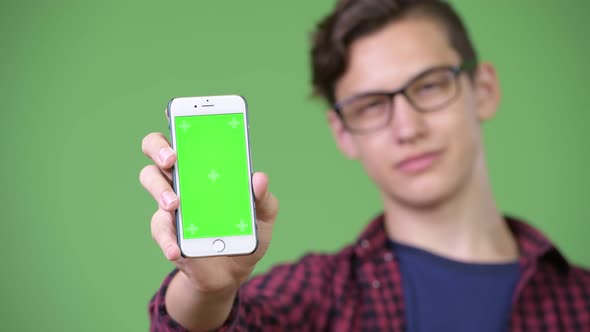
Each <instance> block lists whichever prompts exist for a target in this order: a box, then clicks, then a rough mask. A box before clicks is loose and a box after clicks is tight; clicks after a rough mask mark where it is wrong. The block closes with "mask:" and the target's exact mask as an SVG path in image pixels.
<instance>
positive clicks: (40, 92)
mask: <svg viewBox="0 0 590 332" xmlns="http://www.w3.org/2000/svg"><path fill="white" fill-rule="evenodd" d="M455 3H456V6H457V8H458V9H459V11H460V12H461V13H462V14H463V15H464V17H465V18H466V21H467V25H468V26H469V28H470V29H471V31H472V36H473V38H474V40H475V43H476V45H477V47H478V49H479V52H480V54H481V55H482V58H484V59H487V60H491V61H493V62H494V63H495V64H496V65H497V68H498V71H499V75H500V79H501V84H502V88H503V102H502V106H501V109H500V112H499V114H498V116H497V118H496V119H494V120H493V121H492V122H491V123H489V124H487V125H486V129H485V140H486V146H487V150H488V159H489V164H490V167H491V177H492V181H493V185H494V191H495V194H496V196H497V199H498V201H499V205H500V206H501V208H502V209H503V210H504V211H508V212H511V213H514V214H516V215H518V216H523V217H526V218H528V219H529V220H531V221H532V223H533V224H534V225H536V226H538V227H540V228H541V229H542V230H543V231H545V232H546V233H547V234H549V236H550V237H551V238H552V239H553V240H555V242H556V243H557V244H558V245H559V246H560V248H561V249H562V250H563V252H564V253H565V254H566V255H567V256H568V257H569V258H570V259H572V260H573V261H574V262H576V263H579V264H582V265H585V266H590V254H589V249H590V244H589V242H588V235H589V234H590V210H588V197H590V177H589V176H588V171H587V169H588V164H589V163H588V162H589V161H590V153H589V151H590V149H589V148H588V141H589V140H588V130H587V127H588V123H589V122H590V110H589V106H590V105H589V99H588V90H587V82H588V81H587V79H588V77H589V75H588V74H589V69H588V68H589V67H588V63H587V60H588V59H590V46H589V44H588V39H587V32H588V31H590V29H589V27H588V23H587V22H588V20H587V18H588V16H589V14H590V3H589V2H587V1H582V0H579V1H574V0H569V1H562V2H555V1H550V0H544V1H533V0H528V1H512V0H496V1H484V0H480V1H473V0H457V1H455ZM331 6H332V1H311V0H306V1H270V0H264V1H262V0H260V1H223V0H220V1H196V0H193V1H186V0H176V1H139V0H128V1H63V0H56V1H26V0H25V1H13V2H7V1H2V4H0V36H1V38H0V43H1V44H0V45H1V47H0V51H1V52H0V57H1V58H0V60H1V61H0V94H1V100H2V117H1V118H0V123H1V128H0V129H1V131H0V132H1V135H2V137H1V140H0V142H2V143H1V144H2V147H1V150H0V151H1V153H2V172H1V174H2V182H1V183H2V189H3V192H2V199H1V202H2V212H3V220H4V221H3V223H2V225H3V229H2V232H0V234H1V235H0V236H1V239H0V240H1V241H0V243H1V246H2V247H1V248H0V249H1V251H0V252H1V253H2V274H1V278H2V279H1V281H0V285H1V287H2V289H1V290H0V294H2V301H1V302H2V304H1V306H2V307H1V308H0V322H2V323H1V324H2V329H3V330H6V331H34V330H43V331H145V330H146V329H147V327H148V320H147V311H146V308H147V302H148V300H149V298H150V297H151V296H152V294H153V292H155V291H156V289H157V288H158V286H159V284H160V282H161V280H162V279H163V277H164V275H165V274H166V273H167V272H168V271H169V270H170V269H171V268H172V265H171V264H170V263H169V262H167V261H166V260H165V259H164V257H163V255H162V254H161V252H160V250H159V249H158V247H157V246H156V244H155V243H154V242H153V241H152V239H151V237H150V230H149V222H150V218H151V215H152V213H153V212H154V211H155V209H156V204H155V203H154V202H153V200H152V198H151V197H150V195H148V194H147V193H146V192H145V191H144V190H143V189H142V187H141V186H140V184H139V181H138V174H139V171H140V170H141V168H142V167H143V166H144V165H146V163H147V162H148V161H147V159H146V158H145V157H144V156H143V155H142V153H141V148H140V145H141V139H142V138H143V136H144V135H146V134H147V133H149V132H150V131H166V130H167V128H166V121H165V117H164V113H163V110H164V108H165V106H166V103H167V102H168V100H169V99H170V98H172V97H175V96H192V95H208V94H230V93H232V94H233V93H236V94H241V95H244V96H245V97H246V98H247V100H248V103H249V110H250V128H251V141H252V158H253V166H254V168H255V170H263V171H266V172H267V173H268V174H269V177H270V185H271V188H272V191H273V192H274V193H275V194H276V195H277V196H278V197H279V198H280V200H281V212H280V215H279V218H278V220H277V224H276V231H275V234H274V238H273V244H272V246H271V249H270V251H269V253H268V255H267V256H266V257H265V258H264V260H263V261H262V262H261V263H260V265H259V267H258V269H257V271H258V272H261V271H264V270H266V269H267V268H268V267H269V266H271V265H273V264H275V263H277V262H279V261H285V260H291V259H295V258H297V257H299V256H300V255H301V254H303V253H304V252H306V251H308V250H336V249H337V248H339V247H341V246H342V245H344V244H345V243H348V242H350V241H351V240H352V239H353V238H354V237H355V235H356V234H357V233H358V231H359V230H360V229H361V228H362V227H363V226H364V224H365V222H366V221H367V220H368V219H369V218H370V217H372V216H373V215H375V214H376V213H377V212H378V211H379V209H380V201H379V199H378V196H377V193H376V191H375V189H374V188H373V185H372V184H371V183H370V182H369V180H368V179H367V176H366V175H365V174H364V173H363V171H362V169H361V167H360V166H359V165H358V164H357V163H355V162H351V161H347V160H346V159H345V158H344V157H342V156H341V155H340V154H339V152H338V151H337V150H336V148H335V146H334V144H333V141H332V138H331V136H330V133H329V131H328V128H327V126H326V122H325V115H324V112H323V111H324V108H325V106H324V104H322V102H320V101H317V100H312V99H310V98H309V95H310V84H309V81H310V78H309V71H308V37H309V33H310V32H311V31H312V30H313V27H314V23H315V22H317V20H318V19H319V18H320V17H321V16H323V15H324V14H325V13H326V12H327V11H328V10H329V8H331Z"/></svg>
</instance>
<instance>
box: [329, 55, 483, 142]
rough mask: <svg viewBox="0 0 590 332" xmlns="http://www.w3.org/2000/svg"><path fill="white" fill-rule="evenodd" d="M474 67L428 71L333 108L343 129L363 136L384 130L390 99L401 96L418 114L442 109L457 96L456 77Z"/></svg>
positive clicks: (389, 116)
mask: <svg viewBox="0 0 590 332" xmlns="http://www.w3.org/2000/svg"><path fill="white" fill-rule="evenodd" d="M474 66H475V63H474V62H473V61H469V62H465V63H463V64H461V65H458V66H441V67H434V68H430V69H428V70H426V71H424V72H422V73H420V74H418V75H417V76H415V77H414V78H413V79H411V80H410V81H409V82H408V83H406V84H405V85H404V86H403V87H402V88H401V89H398V90H395V91H389V92H387V91H375V92H367V93H363V94H359V95H356V96H352V97H350V98H347V99H345V100H343V101H342V102H338V103H336V104H335V105H334V106H333V107H334V110H335V111H336V113H337V114H338V115H339V116H340V118H341V119H342V122H343V123H344V125H345V127H346V128H347V129H348V130H349V131H351V132H354V133H357V134H363V133H368V132H371V131H375V130H379V129H381V128H384V127H386V126H387V125H388V124H389V123H390V122H391V118H392V115H393V99H394V98H395V96H396V95H398V94H401V95H403V96H404V97H406V99H407V100H408V102H409V103H410V104H411V105H412V106H413V107H414V108H415V109H416V110H417V111H419V112H430V111H436V110H439V109H442V108H444V107H445V106H447V105H448V104H450V103H451V102H452V101H453V100H454V99H455V98H456V97H457V96H458V95H459V90H460V84H459V80H458V79H457V78H458V77H459V74H461V72H463V71H466V70H470V69H472V68H473V67H474Z"/></svg>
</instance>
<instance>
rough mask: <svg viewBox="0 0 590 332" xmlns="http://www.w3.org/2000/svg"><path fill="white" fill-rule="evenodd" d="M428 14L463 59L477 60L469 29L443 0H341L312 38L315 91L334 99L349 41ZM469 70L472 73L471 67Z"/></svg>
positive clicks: (329, 100)
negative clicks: (443, 29)
mask: <svg viewBox="0 0 590 332" xmlns="http://www.w3.org/2000/svg"><path fill="white" fill-rule="evenodd" d="M408 17H414V18H417V17H419V18H428V19H432V20H435V21H436V22H437V23H439V24H441V25H442V26H443V27H444V28H445V30H446V32H447V35H448V37H449V41H450V43H451V46H452V47H453V48H454V49H455V50H456V51H457V52H458V53H459V55H460V56H461V58H462V60H463V61H472V62H473V63H474V64H475V63H477V54H476V51H475V49H474V47H473V45H472V43H471V41H470V39H469V35H468V33H467V29H465V26H464V25H463V22H462V21H461V18H460V17H459V15H458V14H457V13H456V12H455V10H454V9H453V8H452V7H451V6H450V5H449V4H448V3H446V2H444V1H441V0H339V1H338V2H337V3H336V7H335V8H334V10H333V12H332V13H330V14H329V15H328V16H326V17H325V18H324V19H323V20H322V21H321V22H320V23H319V24H318V26H317V30H316V32H315V33H314V35H313V38H312V48H311V64H312V82H313V87H314V94H315V95H316V96H321V97H323V98H325V99H326V100H327V101H328V102H329V103H330V104H333V103H334V102H335V96H334V87H335V85H336V82H337V81H338V80H339V79H340V77H342V75H343V74H344V72H345V71H346V67H347V65H348V57H349V54H348V53H349V48H350V45H351V44H352V43H353V42H354V41H356V40H358V39H359V38H361V37H363V36H367V35H368V34H370V33H372V32H375V31H377V30H379V29H381V28H383V27H385V26H386V25H387V24H388V23H391V22H394V21H396V20H400V19H403V18H408ZM471 68H472V69H471V71H470V73H471V74H473V70H474V69H473V68H475V66H472V67H471Z"/></svg>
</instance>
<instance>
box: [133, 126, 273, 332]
mask: <svg viewBox="0 0 590 332" xmlns="http://www.w3.org/2000/svg"><path fill="white" fill-rule="evenodd" d="M170 120H171V119H169V121H170ZM142 150H143V152H144V153H145V154H146V155H147V156H148V157H149V158H150V159H151V160H152V161H153V163H154V164H152V165H148V166H146V167H144V168H143V169H142V171H141V172H140V182H141V184H142V185H143V186H144V187H145V188H146V190H147V191H148V192H149V193H150V194H151V195H152V196H153V197H154V199H155V200H156V201H157V203H158V209H157V210H156V212H155V213H154V215H153V217H152V220H151V233H152V237H153V238H154V240H155V241H156V242H157V243H158V245H159V247H160V249H161V250H162V252H163V253H164V255H165V256H166V258H167V259H169V260H170V261H172V262H174V264H175V265H176V266H177V268H178V269H179V270H180V272H179V273H178V274H177V275H176V276H175V277H174V279H173V280H172V282H171V283H170V286H169V288H168V291H167V295H166V305H167V309H168V312H169V313H170V314H171V316H172V317H174V318H175V319H176V320H177V321H178V322H180V323H181V324H182V325H183V326H188V327H193V328H194V329H211V328H213V327H215V326H217V325H216V324H217V323H220V322H222V321H223V320H224V319H225V317H227V314H228V312H229V310H230V308H231V304H232V303H233V299H234V296H235V291H237V288H238V287H239V286H240V285H241V283H242V282H244V281H245V280H247V278H248V277H249V276H250V274H251V273H252V271H253V270H254V267H255V265H256V264H257V263H258V261H260V259H262V257H263V256H264V254H265V253H266V250H267V249H268V246H269V244H270V239H271V237H272V229H273V225H274V221H275V219H276V216H277V213H278V207H279V204H278V201H277V199H276V198H275V196H274V195H273V194H272V193H271V192H270V191H269V190H268V178H267V176H266V175H265V174H264V173H254V174H253V176H252V178H251V184H252V189H253V192H254V197H255V205H256V211H255V212H256V223H257V226H258V232H257V237H258V247H257V249H256V250H255V252H254V253H253V254H251V255H240V256H217V257H203V258H185V257H181V254H180V248H179V246H178V243H177V230H176V225H175V222H174V221H175V215H176V213H175V211H176V209H177V208H178V205H179V200H178V198H177V196H176V195H175V194H174V191H173V188H172V178H173V176H172V169H173V166H174V165H175V164H176V161H177V155H176V153H175V152H174V151H173V150H172V149H171V146H170V144H169V143H168V140H167V139H166V138H165V136H164V135H162V134H161V133H151V134H149V135H147V136H146V137H145V138H144V139H143V141H142ZM230 203H231V202H230ZM228 204H229V203H228ZM220 294H226V295H220ZM212 313H215V315H213V314H212ZM208 324H210V326H209V325H208Z"/></svg>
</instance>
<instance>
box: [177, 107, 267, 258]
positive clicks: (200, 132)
mask: <svg viewBox="0 0 590 332" xmlns="http://www.w3.org/2000/svg"><path fill="white" fill-rule="evenodd" d="M167 111H168V115H169V120H170V138H171V144H172V148H173V149H174V150H175V151H176V153H177V156H178V159H177V161H176V165H175V166H174V171H173V181H174V190H175V192H176V194H177V195H178V197H179V199H180V206H179V208H178V210H177V211H176V229H177V236H178V244H179V246H180V251H181V252H182V255H183V256H185V257H203V256H226V255H246V254H251V253H253V252H254V251H255V250H256V247H257V246H258V239H257V235H256V211H255V205H254V193H253V190H252V163H251V158H250V144H249V135H248V117H247V105H246V100H245V99H244V98H243V97H241V96H237V95H228V96H210V97H184V98H174V99H172V100H171V101H170V102H169V103H168V110H167Z"/></svg>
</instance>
